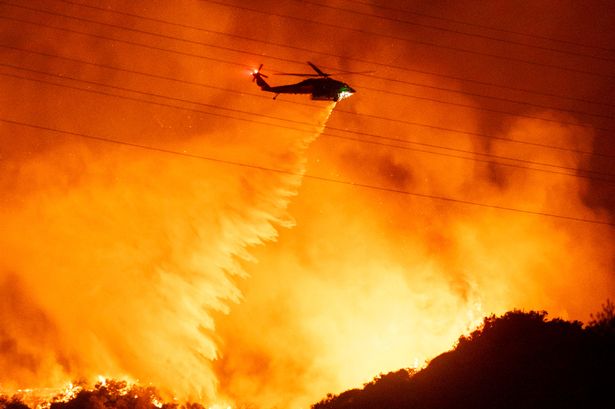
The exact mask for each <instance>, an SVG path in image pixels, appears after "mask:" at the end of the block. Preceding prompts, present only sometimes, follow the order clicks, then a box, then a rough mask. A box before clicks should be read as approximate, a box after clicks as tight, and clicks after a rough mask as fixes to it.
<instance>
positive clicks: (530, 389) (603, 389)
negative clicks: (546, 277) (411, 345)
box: [312, 302, 615, 409]
mask: <svg viewBox="0 0 615 409" xmlns="http://www.w3.org/2000/svg"><path fill="white" fill-rule="evenodd" d="M546 316H547V313H546V312H534V311H532V312H522V311H511V312H508V313H506V314H504V315H503V316H501V317H495V316H491V317H488V318H486V319H485V320H484V322H483V325H482V327H481V328H480V329H478V330H476V331H474V332H473V333H472V334H470V335H469V336H466V337H461V338H460V339H459V342H458V344H457V346H456V347H455V348H454V349H453V350H452V351H449V352H446V353H443V354H441V355H439V356H438V357H436V358H435V359H433V360H432V361H431V362H430V363H429V365H428V366H427V367H426V368H425V369H423V370H421V371H412V370H404V369H402V370H399V371H397V372H391V373H388V374H386V375H381V376H380V377H378V378H376V379H374V381H373V382H371V383H369V384H366V385H365V386H364V387H363V389H353V390H349V391H346V392H343V393H341V394H339V395H337V396H333V395H328V396H327V398H325V399H323V400H322V401H320V402H318V403H316V404H315V405H313V406H312V408H313V409H373V408H387V409H401V408H404V409H412V408H421V409H431V408H434V409H435V408H438V409H447V408H456V409H464V408H468V409H470V408H472V409H480V408H490V409H498V408H524V409H528V408H541V409H544V408H615V314H614V307H613V304H612V303H611V302H607V304H606V306H604V308H603V311H602V312H601V313H599V314H597V316H595V317H593V318H594V319H593V320H592V321H591V322H590V323H589V325H588V326H586V327H583V325H582V323H580V322H578V321H573V322H570V321H564V320H561V319H553V320H548V319H547V318H546Z"/></svg>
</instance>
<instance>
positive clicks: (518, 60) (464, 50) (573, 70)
mask: <svg viewBox="0 0 615 409" xmlns="http://www.w3.org/2000/svg"><path fill="white" fill-rule="evenodd" d="M201 1H202V2H206V3H211V4H217V5H220V6H224V7H230V8H234V9H237V10H244V11H250V12H253V13H259V14H266V15H269V16H273V17H279V18H284V19H289V20H295V21H301V22H304V23H309V24H316V25H320V26H325V27H331V28H335V29H338V30H339V29H342V30H346V31H352V32H356V33H360V34H364V35H369V36H377V37H382V38H389V39H391V40H398V41H404V42H408V43H412V44H418V45H421V46H429V47H434V48H441V49H444V50H449V51H456V52H461V53H467V54H473V55H480V56H483V57H491V58H496V59H500V60H504V61H512V62H515V63H524V64H530V65H535V66H538V67H543V68H550V69H555V70H560V71H567V72H571V73H575V74H583V75H588V76H594V77H602V78H608V79H615V75H612V74H604V73H599V72H593V71H587V70H583V69H577V68H570V67H562V66H560V65H555V64H547V63H541V62H538V61H531V60H524V59H522V58H515V57H510V56H503V55H498V54H492V53H487V52H482V51H475V50H470V49H467V48H459V47H453V46H448V45H442V44H436V43H430V42H427V41H419V40H414V39H411V38H406V37H399V36H395V35H390V34H382V33H377V32H373V31H367V30H362V29H358V28H352V27H344V26H340V25H337V24H330V23H324V22H321V21H314V20H311V19H307V18H303V17H297V16H289V15H286V14H279V13H272V12H268V11H263V10H260V9H256V8H253V7H245V6H237V5H234V4H229V3H225V2H222V1H217V0H201Z"/></svg>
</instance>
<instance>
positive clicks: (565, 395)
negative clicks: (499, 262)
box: [0, 301, 615, 409]
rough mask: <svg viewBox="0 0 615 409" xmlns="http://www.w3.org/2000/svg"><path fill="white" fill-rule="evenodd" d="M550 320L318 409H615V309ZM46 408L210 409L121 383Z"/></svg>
mask: <svg viewBox="0 0 615 409" xmlns="http://www.w3.org/2000/svg"><path fill="white" fill-rule="evenodd" d="M546 317H547V313H546V312H544V311H543V312H535V311H531V312H522V311H511V312H508V313H506V314H504V315H503V316H501V317H495V316H493V315H492V316H490V317H488V318H485V320H484V322H483V325H482V327H481V328H480V329H478V330H476V331H474V332H472V333H471V334H470V335H468V336H462V337H461V338H460V339H459V341H458V343H457V346H456V347H455V349H453V350H452V351H449V352H445V353H443V354H441V355H439V356H438V357H436V358H435V359H433V360H432V361H431V362H430V363H429V365H428V366H427V367H426V368H425V369H423V370H420V371H413V370H409V369H401V370H399V371H397V372H391V373H388V374H384V375H380V376H379V377H377V378H375V379H374V380H373V381H372V382H370V383H368V384H366V385H364V387H363V389H352V390H349V391H346V392H343V393H341V394H339V395H336V396H334V395H331V394H329V395H327V397H326V398H325V399H323V400H322V401H320V402H318V403H316V404H314V405H312V409H373V408H386V409H402V408H404V409H413V408H420V409H436V408H437V409H448V408H455V409H465V408H468V409H470V408H471V409H482V408H489V409H500V408H511V409H512V408H515V409H532V408H540V409H545V408H558V409H561V408H609V409H610V408H615V305H614V304H613V303H612V302H611V301H607V303H606V304H605V305H604V306H603V309H602V311H601V312H599V313H597V314H596V315H592V317H591V318H592V319H591V321H590V322H589V324H588V325H587V326H586V327H583V324H582V323H580V322H579V321H572V322H571V321H564V320H561V319H552V320H547V318H546ZM289 375H290V374H289ZM45 407H46V408H49V409H106V408H112V409H204V407H203V406H202V405H200V404H198V403H183V404H181V405H179V404H177V403H164V402H163V401H162V399H161V398H160V397H159V395H158V394H157V392H156V390H155V389H154V388H153V387H141V386H137V385H132V386H129V385H127V384H126V382H123V381H113V380H107V381H106V382H104V383H98V384H96V385H95V386H94V388H93V389H91V390H88V389H82V390H80V391H79V392H78V393H76V394H75V396H73V397H72V398H71V399H66V398H65V397H62V396H59V397H56V398H54V399H52V400H51V402H49V404H48V405H47V406H45ZM0 409H29V407H28V405H26V404H25V403H24V402H23V401H22V400H21V399H20V397H19V396H13V397H12V398H9V397H7V396H0Z"/></svg>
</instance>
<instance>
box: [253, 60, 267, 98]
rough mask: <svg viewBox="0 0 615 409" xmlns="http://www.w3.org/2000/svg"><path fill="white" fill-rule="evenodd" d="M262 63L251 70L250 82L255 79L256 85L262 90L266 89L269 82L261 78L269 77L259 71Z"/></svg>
mask: <svg viewBox="0 0 615 409" xmlns="http://www.w3.org/2000/svg"><path fill="white" fill-rule="evenodd" d="M262 68H263V64H261V65H260V66H259V67H258V69H257V70H254V71H252V82H254V81H256V85H258V86H259V87H261V89H262V90H265V91H266V90H268V89H269V88H270V87H269V84H267V82H266V81H265V80H264V79H263V78H269V77H268V76H267V75H265V74H262V73H261V69H262Z"/></svg>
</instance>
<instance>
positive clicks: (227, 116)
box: [0, 64, 615, 183]
mask: <svg viewBox="0 0 615 409" xmlns="http://www.w3.org/2000/svg"><path fill="white" fill-rule="evenodd" d="M0 66H5V67H9V68H13V69H22V70H24V71H29V72H33V73H37V74H43V75H48V76H52V77H56V78H60V79H64V80H71V81H77V82H83V83H86V84H90V85H97V86H103V87H108V88H111V89H116V90H121V91H127V92H133V93H138V94H141V95H146V96H149V97H157V98H163V99H168V100H171V101H174V102H183V103H189V104H193V105H203V106H206V107H209V108H215V109H219V110H224V111H230V112H233V113H241V114H247V115H253V116H258V117H264V118H267V119H273V120H278V121H282V122H288V123H291V124H294V125H306V126H311V125H312V124H309V123H306V122H301V121H295V120H289V119H286V118H278V117H273V116H267V115H263V114H255V113H251V112H247V111H242V110H237V109H231V108H224V107H218V106H214V105H211V104H203V103H199V102H196V101H190V100H185V99H181V98H174V97H168V96H164V95H159V94H154V93H151V92H143V91H138V90H133V89H130V88H125V87H118V86H113V85H108V84H102V83H98V82H95V81H86V80H80V79H75V78H71V77H68V76H65V75H57V74H51V73H47V72H43V71H37V70H31V69H25V68H20V67H15V66H11V65H8V64H0ZM0 75H2V76H8V77H13V78H17V79H22V80H28V81H34V82H39V83H44V84H47V85H52V86H57V87H62V88H68V89H73V90H79V91H85V92H88V93H95V94H101V95H104V96H110V97H115V98H120V99H127V100H131V101H136V102H143V103H148V104H152V105H158V106H162V107H170V108H175V109H180V110H186V111H191V112H198V113H203V114H207V115H213V116H219V117H223V118H227V119H235V120H240V121H246V122H251V123H257V124H262V125H266V126H274V127H279V128H283V129H288V130H294V131H299V132H306V133H311V132H312V131H311V130H305V129H298V128H294V127H291V126H286V125H280V124H272V123H269V122H263V121H257V120H254V119H246V118H239V117H236V116H233V115H226V114H219V113H213V112H208V111H202V110H197V109H190V108H184V107H179V106H176V105H170V104H164V103H159V102H153V101H149V100H142V99H138V98H132V97H126V96H122V95H117V94H112V93H107V92H101V91H97V90H92V89H89V88H80V87H74V86H68V85H66V84H58V83H54V82H49V81H44V80H40V79H33V78H27V77H20V76H16V75H11V74H6V73H0ZM328 129H329V130H330V131H338V132H345V133H351V134H356V135H363V136H367V137H372V138H376V139H383V140H388V141H394V142H401V143H406V144H411V145H418V146H424V147H429V148H435V149H443V150H448V151H452V152H458V153H467V154H471V155H475V156H483V157H491V158H494V159H501V160H509V161H515V162H519V163H526V164H531V165H536V166H547V167H552V168H555V169H562V170H570V171H580V172H584V173H588V174H595V175H600V176H606V177H610V176H615V175H613V174H610V173H604V172H597V171H591V170H583V169H576V168H570V167H562V166H559V165H553V164H549V163H541V162H535V161H529V160H523V159H517V158H509V157H504V156H498V155H492V154H484V153H477V152H474V151H466V150H462V149H456V148H449V147H444V146H440V145H435V144H427V143H422V142H414V141H407V140H404V139H398V138H391V137H384V136H381V135H376V134H371V133H367V132H359V131H348V130H345V129H339V128H332V127H329V128H328ZM325 135H326V136H329V137H332V138H338V139H345V140H353V141H356V142H361V143H369V144H375V145H380V146H387V147H391V148H397V149H404V150H408V151H414V152H419V153H427V154H432V155H438V156H445V157H451V158H456V159H463V160H470V161H475V162H483V163H489V164H492V165H498V166H504V167H513V168H520V169H526V170H533V171H537V172H545V173H552V174H560V175H566V176H571V177H578V178H585V179H591V180H595V181H600V182H605V183H615V180H613V179H604V178H597V177H595V176H589V175H584V174H573V173H568V172H558V171H554V170H548V169H539V168H532V167H526V166H522V165H516V164H510V163H502V162H497V161H492V160H485V159H479V158H476V157H475V158H469V157H466V156H459V155H454V154H449V153H443V152H434V151H427V150H424V149H417V148H411V147H407V146H399V145H390V144H386V143H383V142H374V141H367V140H364V139H359V138H351V137H347V136H340V135H334V134H331V133H328V132H326V133H325Z"/></svg>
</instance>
